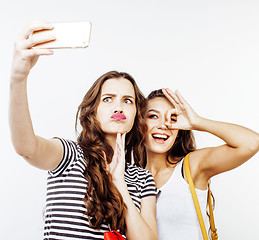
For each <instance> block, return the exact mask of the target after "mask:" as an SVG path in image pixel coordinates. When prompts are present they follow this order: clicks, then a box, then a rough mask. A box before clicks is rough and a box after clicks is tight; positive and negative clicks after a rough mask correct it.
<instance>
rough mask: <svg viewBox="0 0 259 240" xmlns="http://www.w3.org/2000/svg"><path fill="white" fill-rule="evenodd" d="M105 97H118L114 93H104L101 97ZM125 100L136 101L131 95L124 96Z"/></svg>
mask: <svg viewBox="0 0 259 240" xmlns="http://www.w3.org/2000/svg"><path fill="white" fill-rule="evenodd" d="M103 96H109V97H116V96H117V95H116V94H112V93H104V94H102V95H101V97H103ZM122 97H123V98H132V99H135V98H134V97H133V96H131V95H123V96H122Z"/></svg>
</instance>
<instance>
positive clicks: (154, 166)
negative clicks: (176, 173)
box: [146, 150, 168, 176]
mask: <svg viewBox="0 0 259 240" xmlns="http://www.w3.org/2000/svg"><path fill="white" fill-rule="evenodd" d="M146 153H147V165H146V169H147V170H148V171H149V172H150V173H151V174H152V175H153V176H155V175H157V174H158V173H159V172H160V171H163V170H164V169H166V168H168V162H167V153H154V152H150V151H148V150H147V151H146Z"/></svg>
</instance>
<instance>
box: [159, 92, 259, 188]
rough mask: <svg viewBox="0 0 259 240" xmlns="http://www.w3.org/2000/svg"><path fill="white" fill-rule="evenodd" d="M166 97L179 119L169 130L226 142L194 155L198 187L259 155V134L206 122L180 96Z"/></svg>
mask: <svg viewBox="0 0 259 240" xmlns="http://www.w3.org/2000/svg"><path fill="white" fill-rule="evenodd" d="M164 93H165V95H166V96H167V98H168V99H169V101H171V102H172V103H173V104H174V106H175V107H176V109H175V110H174V112H175V113H176V115H177V122H176V123H170V121H169V122H168V126H169V127H171V128H177V129H185V130H188V129H193V130H198V131H205V132H208V133H211V134H213V135H215V136H217V137H219V138H221V139H222V140H223V141H225V142H226V144H225V145H222V146H219V147H211V148H204V149H200V150H197V151H194V152H193V153H191V154H190V168H191V172H192V175H193V178H194V183H197V184H198V185H199V184H201V185H204V184H205V183H207V181H208V180H209V179H210V178H211V177H212V176H214V175H216V174H219V173H222V172H225V171H229V170H231V169H234V168H236V167H238V166H240V165H241V164H243V163H244V162H246V161H247V160H248V159H250V158H251V157H252V156H253V155H254V154H256V153H257V152H258V150H259V134H258V133H256V132H254V131H252V130H250V129H248V128H245V127H242V126H239V125H235V124H231V123H225V122H218V121H213V120H209V119H205V118H202V117H200V116H198V115H197V114H196V113H195V112H194V110H193V109H192V108H191V107H190V105H189V104H188V103H187V102H186V100H185V99H184V98H183V97H182V96H181V95H180V93H179V92H176V94H174V93H173V92H171V91H170V90H169V89H167V90H164ZM174 112H170V113H169V114H171V113H174ZM178 117H179V121H178ZM195 180H196V181H195Z"/></svg>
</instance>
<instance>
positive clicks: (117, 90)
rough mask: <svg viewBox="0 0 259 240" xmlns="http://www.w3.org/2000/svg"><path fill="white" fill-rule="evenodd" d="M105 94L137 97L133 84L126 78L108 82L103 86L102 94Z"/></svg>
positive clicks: (113, 79)
mask: <svg viewBox="0 0 259 240" xmlns="http://www.w3.org/2000/svg"><path fill="white" fill-rule="evenodd" d="M105 93H110V94H116V95H118V94H121V95H131V96H133V97H134V96H135V91H134V87H133V85H132V83H131V82H130V81H129V80H128V79H125V78H111V79H108V80H106V81H105V82H104V83H103V85H102V94H105Z"/></svg>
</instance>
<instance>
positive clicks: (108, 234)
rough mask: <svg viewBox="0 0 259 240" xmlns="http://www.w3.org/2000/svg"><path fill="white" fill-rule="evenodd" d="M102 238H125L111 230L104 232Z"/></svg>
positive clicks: (121, 239) (117, 239) (113, 239)
mask: <svg viewBox="0 0 259 240" xmlns="http://www.w3.org/2000/svg"><path fill="white" fill-rule="evenodd" d="M104 240H125V238H124V237H122V235H121V234H120V233H119V232H117V231H115V230H112V231H109V232H104Z"/></svg>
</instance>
